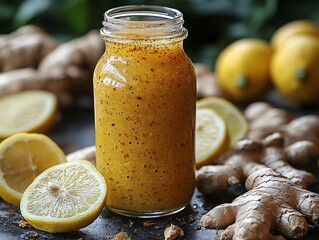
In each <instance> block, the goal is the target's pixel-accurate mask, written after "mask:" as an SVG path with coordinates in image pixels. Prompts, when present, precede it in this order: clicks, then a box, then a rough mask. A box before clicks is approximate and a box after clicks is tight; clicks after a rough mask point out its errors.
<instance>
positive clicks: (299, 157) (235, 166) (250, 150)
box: [197, 133, 319, 194]
mask: <svg viewBox="0 0 319 240" xmlns="http://www.w3.org/2000/svg"><path fill="white" fill-rule="evenodd" d="M315 156H319V148H318V146H317V145H315V144H314V143H313V142H311V141H306V140H303V141H298V142H295V143H294V144H291V145H288V146H285V145H284V138H283V136H282V135H281V134H279V133H274V134H272V135H269V136H268V137H266V138H265V139H264V140H263V141H255V140H252V139H243V140H241V141H239V142H238V143H237V145H236V146H235V148H234V149H232V150H230V151H228V152H226V153H225V154H223V155H222V156H220V157H219V158H218V159H217V161H216V163H217V164H219V165H211V166H204V167H202V168H201V169H199V170H198V172H197V187H198V189H199V190H200V191H201V192H203V193H204V194H213V193H215V192H218V191H220V190H225V189H226V188H227V187H229V186H231V185H238V184H240V183H243V182H245V180H246V179H247V177H248V176H249V175H250V174H252V173H253V172H254V171H256V170H259V169H261V168H264V167H269V168H272V169H274V170H275V171H276V172H278V173H280V174H282V175H283V176H284V177H286V178H287V179H289V180H290V181H292V182H293V183H294V184H296V185H297V186H299V187H302V188H307V187H308V186H309V185H310V184H312V183H313V182H314V181H315V177H314V176H313V175H312V174H311V173H308V172H306V171H303V170H298V169H295V168H293V167H292V166H291V165H290V164H293V165H298V164H299V165H300V164H304V163H307V162H308V161H309V159H310V158H311V157H315ZM289 163H290V164H289Z"/></svg>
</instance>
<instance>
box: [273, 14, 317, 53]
mask: <svg viewBox="0 0 319 240" xmlns="http://www.w3.org/2000/svg"><path fill="white" fill-rule="evenodd" d="M296 35H312V36H317V37H319V27H318V26H317V25H316V24H315V23H314V22H312V21H309V20H296V21H292V22H289V23H287V24H285V25H283V26H282V27H280V28H278V29H277V31H276V32H275V33H274V34H273V36H272V38H271V45H272V47H273V48H275V49H279V48H280V47H282V46H284V44H283V43H284V42H285V41H286V40H287V39H288V38H290V37H292V36H296Z"/></svg>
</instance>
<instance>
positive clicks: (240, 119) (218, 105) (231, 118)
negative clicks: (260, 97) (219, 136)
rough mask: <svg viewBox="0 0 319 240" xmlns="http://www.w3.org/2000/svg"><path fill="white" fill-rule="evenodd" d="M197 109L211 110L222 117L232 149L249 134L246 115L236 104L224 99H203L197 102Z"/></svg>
mask: <svg viewBox="0 0 319 240" xmlns="http://www.w3.org/2000/svg"><path fill="white" fill-rule="evenodd" d="M197 108H210V109H212V110H214V111H215V112H216V113H217V114H218V115H219V116H221V117H222V119H223V120H224V122H225V123H226V127H227V132H228V136H229V138H230V139H229V141H230V146H231V147H233V146H234V145H235V144H236V143H237V141H238V140H240V139H242V138H244V137H245V136H246V134H247V133H248V122H247V120H246V118H245V117H244V115H243V114H242V113H241V112H240V110H239V109H238V108H237V107H236V106H235V105H234V104H232V103H231V102H229V101H227V100H225V99H223V98H217V97H209V98H203V99H201V100H199V101H197Z"/></svg>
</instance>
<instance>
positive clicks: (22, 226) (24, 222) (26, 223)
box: [19, 220, 29, 229]
mask: <svg viewBox="0 0 319 240" xmlns="http://www.w3.org/2000/svg"><path fill="white" fill-rule="evenodd" d="M19 227H20V228H23V229H24V228H27V227H29V223H28V222H27V221H25V220H20V222H19Z"/></svg>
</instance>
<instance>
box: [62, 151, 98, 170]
mask: <svg viewBox="0 0 319 240" xmlns="http://www.w3.org/2000/svg"><path fill="white" fill-rule="evenodd" d="M66 159H67V161H77V160H87V161H89V162H91V163H92V164H93V165H94V166H96V159H95V146H90V147H86V148H82V149H80V150H77V151H75V152H73V153H70V154H68V155H67V156H66Z"/></svg>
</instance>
